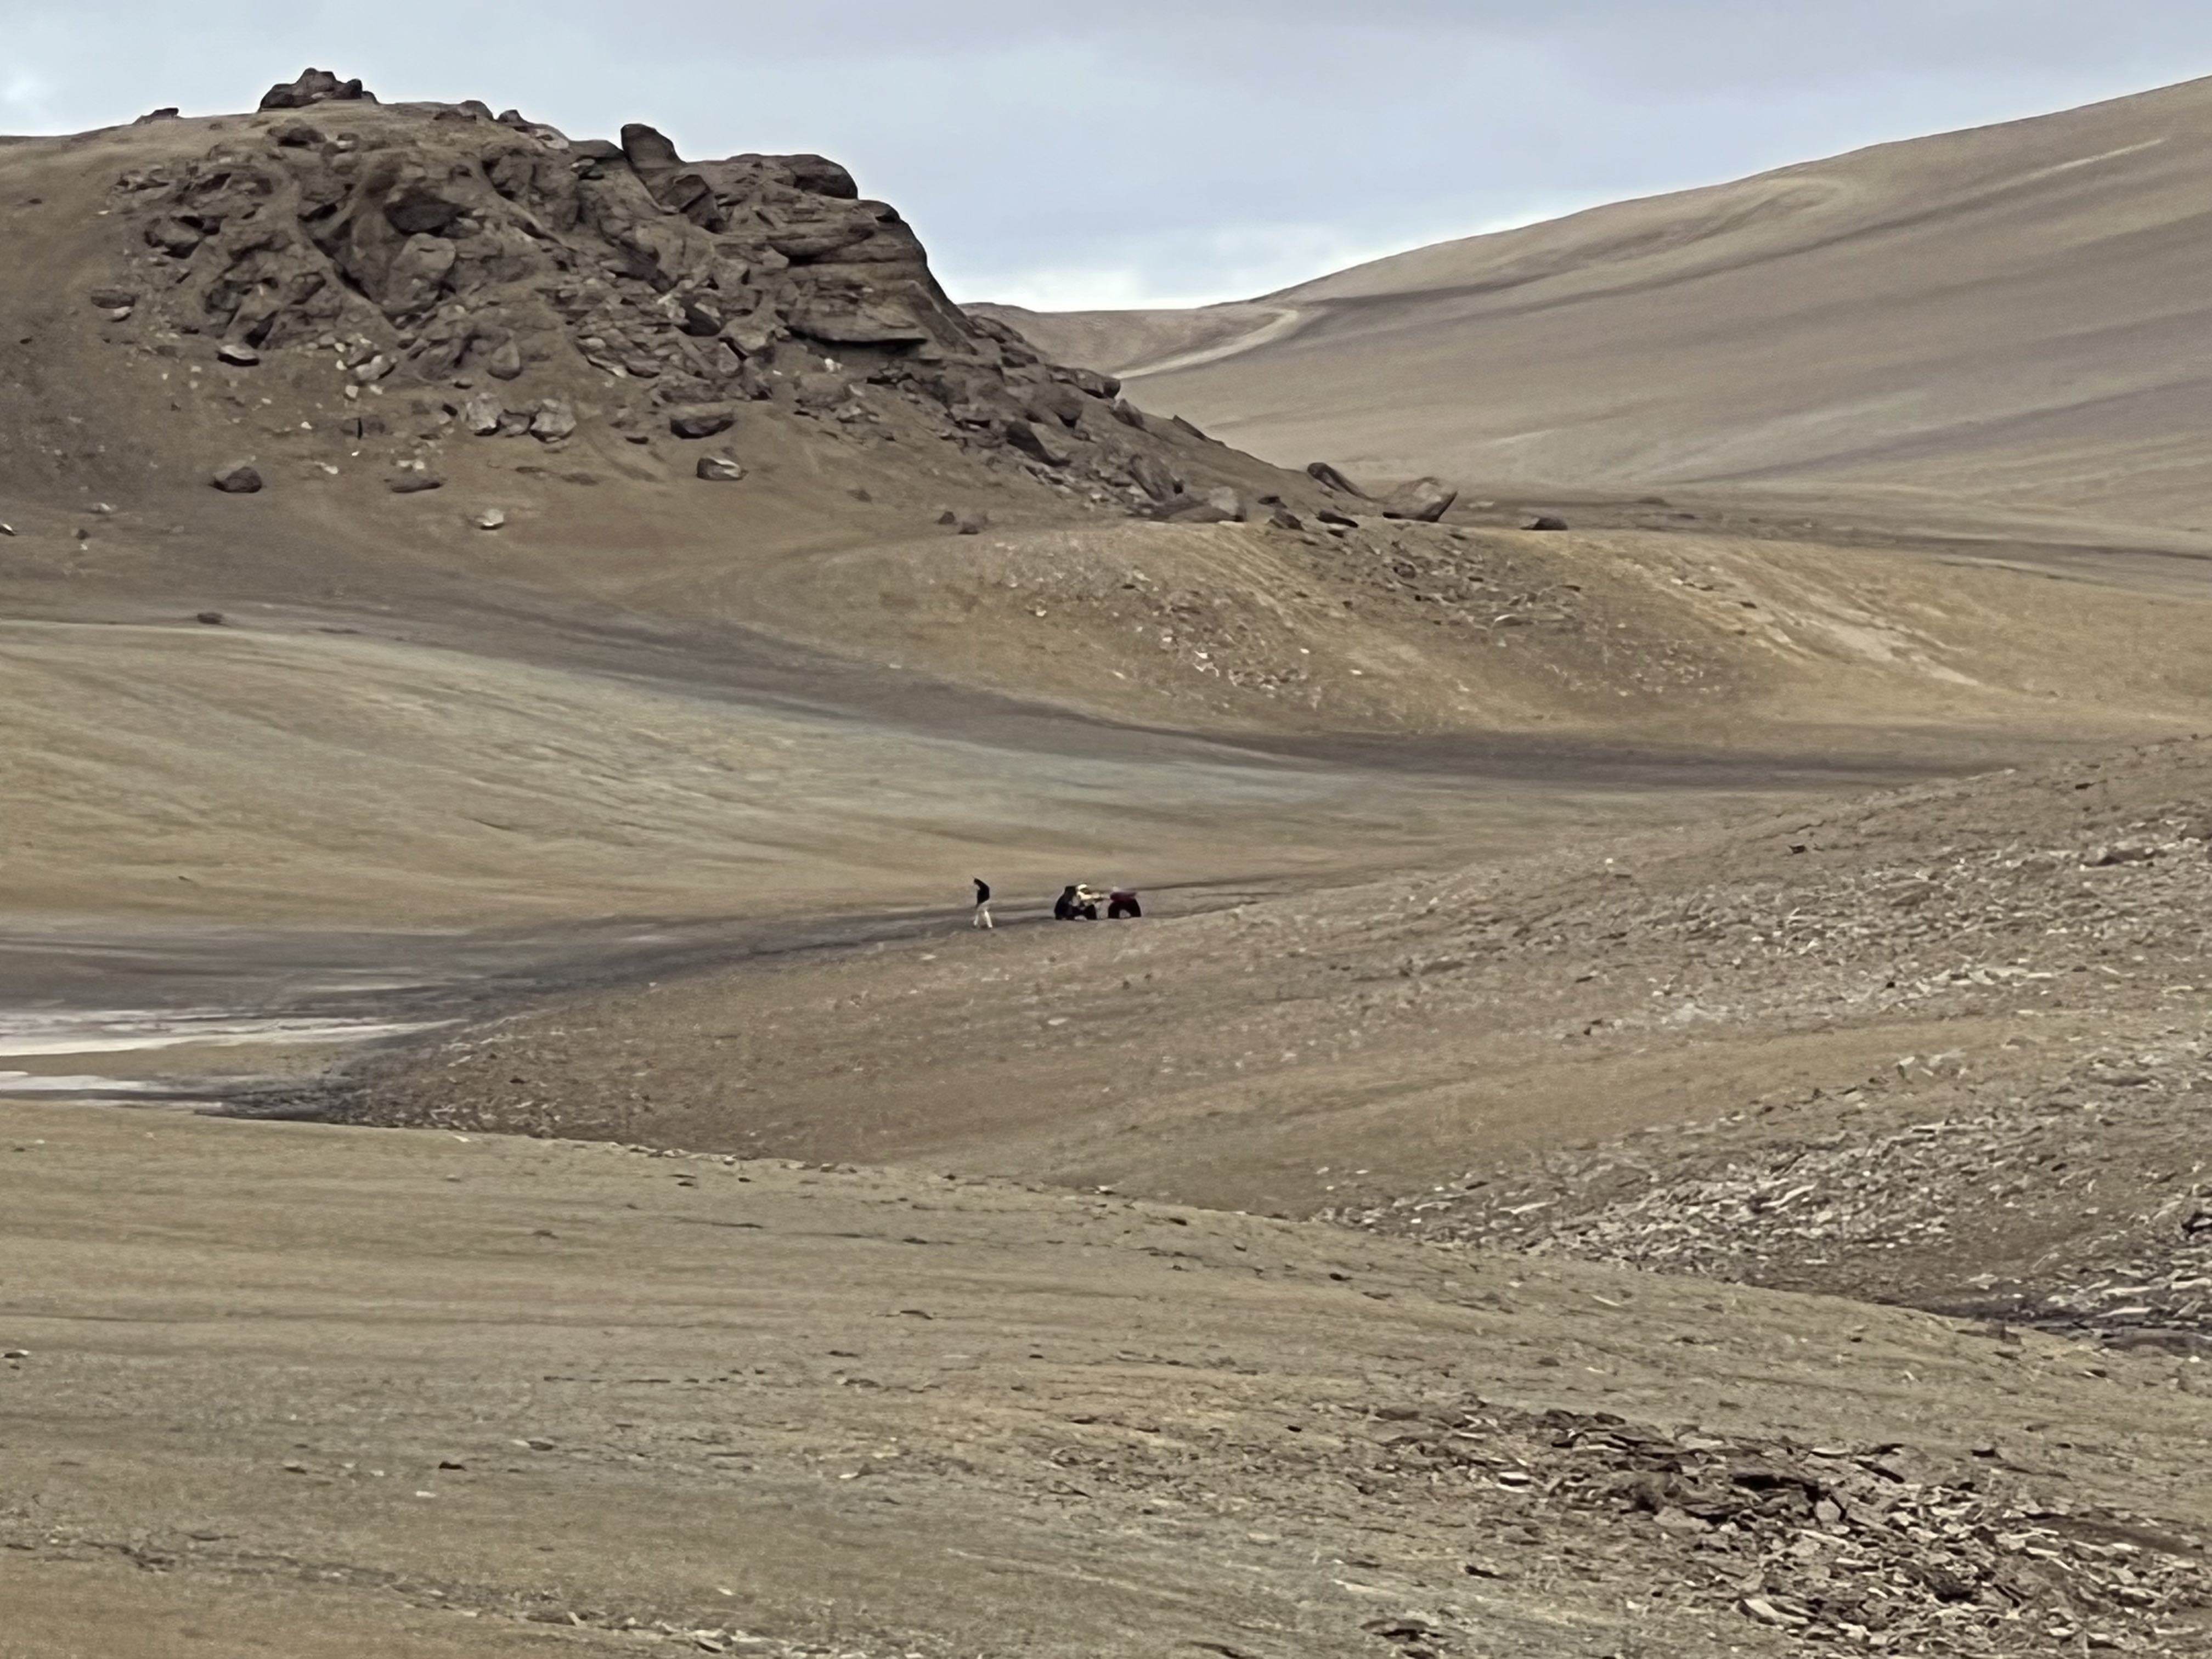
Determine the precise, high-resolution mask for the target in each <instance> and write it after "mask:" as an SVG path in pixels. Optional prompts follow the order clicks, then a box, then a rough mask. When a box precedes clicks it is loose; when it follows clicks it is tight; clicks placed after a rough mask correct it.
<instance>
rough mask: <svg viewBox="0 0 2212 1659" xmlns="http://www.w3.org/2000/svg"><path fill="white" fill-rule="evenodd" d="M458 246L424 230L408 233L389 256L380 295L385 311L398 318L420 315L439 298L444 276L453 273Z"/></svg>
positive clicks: (457, 255)
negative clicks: (412, 233)
mask: <svg viewBox="0 0 2212 1659" xmlns="http://www.w3.org/2000/svg"><path fill="white" fill-rule="evenodd" d="M458 257H459V249H457V248H455V247H454V246H453V244H452V243H451V242H449V241H447V240H446V239H445V238H444V237H442V236H433V235H430V234H428V233H427V232H426V233H422V234H416V235H413V236H410V237H409V238H408V239H407V240H405V241H404V242H402V243H401V244H400V245H399V251H398V252H397V253H395V254H393V255H392V264H391V266H390V268H389V269H388V270H386V274H385V279H384V283H383V287H382V289H381V292H380V296H379V298H380V304H381V305H382V306H383V307H384V314H385V315H386V316H387V317H389V318H391V319H392V320H393V321H394V322H398V320H400V319H402V318H405V317H413V316H419V315H420V314H421V313H423V312H426V311H428V310H429V309H430V307H433V306H435V304H437V302H438V298H439V296H440V295H442V294H443V293H444V292H445V289H446V279H447V277H448V276H451V275H453V261H454V259H455V258H458Z"/></svg>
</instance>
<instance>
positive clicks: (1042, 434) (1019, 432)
mask: <svg viewBox="0 0 2212 1659" xmlns="http://www.w3.org/2000/svg"><path fill="white" fill-rule="evenodd" d="M1006 441H1007V442H1008V443H1009V444H1012V446H1013V447H1015V448H1016V449H1018V450H1020V451H1021V452H1022V453H1024V455H1027V456H1030V457H1031V458H1032V459H1036V460H1040V461H1042V462H1043V463H1044V464H1045V465H1047V466H1066V465H1067V464H1068V463H1069V462H1070V461H1072V460H1073V459H1075V451H1074V449H1073V447H1072V446H1071V445H1070V444H1069V443H1068V441H1067V440H1066V438H1064V437H1062V436H1061V435H1060V434H1059V433H1057V432H1055V431H1054V430H1053V429H1052V428H1050V427H1049V426H1048V425H1042V424H1039V423H1038V422H1034V421H1009V422H1006Z"/></svg>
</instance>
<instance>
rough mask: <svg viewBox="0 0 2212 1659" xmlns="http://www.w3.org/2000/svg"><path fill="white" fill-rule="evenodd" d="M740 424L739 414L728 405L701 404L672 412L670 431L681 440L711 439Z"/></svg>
mask: <svg viewBox="0 0 2212 1659" xmlns="http://www.w3.org/2000/svg"><path fill="white" fill-rule="evenodd" d="M737 423H738V412H737V410H734V409H732V408H731V407H730V406H729V405H728V404H697V405H695V406H693V407H691V408H689V409H678V410H671V411H670V413H669V416H668V429H669V430H670V431H671V432H672V433H674V434H675V435H677V436H678V437H679V438H711V437H713V436H714V435H715V434H716V433H718V432H727V431H728V430H729V429H730V428H732V427H733V426H735V425H736V424H737Z"/></svg>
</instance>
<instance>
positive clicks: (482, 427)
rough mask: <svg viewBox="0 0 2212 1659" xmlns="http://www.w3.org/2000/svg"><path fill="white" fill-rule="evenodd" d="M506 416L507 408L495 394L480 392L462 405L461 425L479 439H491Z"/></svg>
mask: <svg viewBox="0 0 2212 1659" xmlns="http://www.w3.org/2000/svg"><path fill="white" fill-rule="evenodd" d="M506 416H507V408H506V406H505V405H504V404H501V402H500V399H499V394H498V393H497V392H477V395H476V396H475V397H473V398H470V399H469V400H468V402H466V403H465V404H462V405H461V424H462V425H463V426H465V427H466V428H468V429H469V430H470V431H471V432H473V433H475V434H476V435H477V437H479V438H489V437H490V436H491V435H493V434H494V433H495V432H497V431H498V430H499V423H500V422H501V421H502V420H504V419H505V418H506Z"/></svg>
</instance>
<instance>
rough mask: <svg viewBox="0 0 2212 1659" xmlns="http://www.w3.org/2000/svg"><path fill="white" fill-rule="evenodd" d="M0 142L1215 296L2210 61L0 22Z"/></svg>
mask: <svg viewBox="0 0 2212 1659" xmlns="http://www.w3.org/2000/svg"><path fill="white" fill-rule="evenodd" d="M0 12H4V13H5V14H6V17H7V27H6V45H5V46H4V47H0V52H4V54H5V56H4V58H0V126H6V125H13V126H16V127H18V128H19V129H20V128H22V127H26V126H29V127H34V128H44V129H46V130H66V129H71V128H76V127H82V126H90V125H100V124H104V123H107V122H112V121H115V120H119V119H127V118H130V117H131V115H134V114H136V113H137V112H139V111H140V110H143V109H144V108H146V107H149V106H152V105H155V104H162V103H181V104H184V105H185V106H187V107H189V108H192V109H196V110H203V111H204V110H214V109H221V108H228V107H238V106H242V105H244V104H246V103H247V102H249V101H250V100H251V99H252V97H253V96H254V95H255V94H258V92H259V91H260V90H261V88H262V87H263V86H264V85H265V84H267V83H268V82H270V81H272V80H276V79H278V78H289V76H291V75H292V74H293V73H295V71H296V70H298V69H299V68H300V67H301V65H302V64H307V63H310V62H313V63H317V64H324V65H325V66H327V67H331V68H336V69H338V70H342V71H343V73H346V74H350V75H361V76H364V77H365V78H366V79H367V80H368V82H369V83H370V84H371V85H372V86H374V87H375V88H378V89H379V90H380V91H381V92H383V93H384V94H386V95H387V96H395V97H418V98H447V99H458V98H463V97H482V98H484V99H486V100H489V101H491V102H493V103H495V104H496V105H505V104H508V103H516V104H520V105H521V106H524V107H525V108H526V109H528V110H529V111H530V112H532V113H533V114H535V115H538V116H539V117H541V118H545V119H549V120H552V121H554V122H556V123H557V124H558V125H562V126H563V127H565V128H567V129H568V130H569V131H574V132H578V133H605V132H609V131H612V130H613V129H614V128H615V127H616V126H617V125H619V124H620V123H621V122H622V121H623V120H630V119H640V118H643V119H649V120H652V121H653V122H655V123H656V124H657V125H661V126H663V127H664V128H665V129H666V130H667V131H670V132H671V134H673V135H674V136H675V137H677V138H678V142H679V143H681V144H682V145H683V146H684V149H686V150H687V151H688V152H690V153H695V154H708V153H712V154H723V153H727V152H729V151H732V150H738V149H818V150H822V151H824V152H826V153H829V154H832V155H836V156H838V157H839V158H840V159H841V160H843V161H847V162H848V164H850V165H851V166H853V167H854V169H855V171H856V172H858V173H860V176H861V178H862V179H863V180H864V182H865V184H866V186H867V188H868V189H869V190H870V191H872V193H875V194H878V195H881V196H884V197H887V198H889V199H890V200H893V201H896V202H897V203H898V204H900V205H901V206H902V208H903V209H905V210H906V211H907V212H908V215H909V216H911V217H913V218H914V220H915V222H916V223H917V225H918V226H919V227H920V228H921V230H922V232H923V234H924V235H925V236H926V237H927V239H928V240H929V241H930V242H931V244H932V246H933V248H934V250H935V251H936V253H937V256H938V259H939V265H940V267H941V268H942V269H944V270H945V271H946V272H947V274H948V276H949V277H950V278H951V281H952V282H953V283H954V285H955V286H956V288H957V289H960V290H962V291H963V292H964V293H966V294H968V295H972V296H977V297H980V296H981V295H985V294H987V293H992V292H997V293H1002V294H1011V295H1019V294H1021V293H1024V292H1030V293H1034V292H1036V291H1037V290H1038V289H1040V288H1041V287H1043V286H1046V285H1048V283H1052V282H1057V283H1060V292H1061V293H1062V294H1063V295H1064V296H1066V297H1080V295H1081V293H1082V290H1083V289H1085V287H1086V285H1087V286H1089V287H1091V288H1094V289H1097V290H1098V291H1099V292H1101V293H1115V294H1120V295H1123V296H1125V297H1128V298H1132V299H1135V298H1141V297H1143V296H1145V295H1176V296H1194V295H1218V296H1225V295H1231V294H1235V293H1237V292H1239V291H1240V290H1243V289H1264V288H1267V287H1273V286H1277V285H1279V284H1281V283H1288V282H1291V281H1294V280H1297V278H1299V277H1302V276H1308V275H1313V274H1318V271H1319V270H1321V269H1322V268H1325V267H1326V266H1327V265H1328V264H1334V263H1336V262H1339V261H1341V260H1345V259H1349V258H1356V257H1358V256H1360V255H1362V254H1365V253H1371V252H1382V251H1384V250H1386V249H1389V248H1392V247H1398V246H1411V245H1413V244H1415V243H1418V242H1419V241H1423V240H1434V239H1436V238H1438V237H1443V236H1447V235H1452V234H1465V233H1467V232H1469V231H1472V230H1474V229H1477V228H1482V227H1483V226H1485V225H1486V224H1490V223H1492V222H1498V221H1499V220H1503V219H1508V218H1516V217H1526V216H1531V215H1534V214H1538V213H1541V212H1545V211H1556V210H1563V209H1565V208H1569V207H1572V206H1575V205H1580V204H1585V203H1589V202H1594V201H1598V200H1602V199H1607V198H1610V197H1618V196H1623V195H1633V194H1643V193H1648V192H1650V191H1658V190H1664V189H1669V188H1675V187H1679V186H1682V185H1690V184H1696V183H1701V182H1707V181H1711V180H1715V179H1723V178H1729V177H1733V176H1735V175H1737V174H1741V173H1747V172H1753V171H1757V170H1759V169H1761V168H1764V167H1773V166H1778V165H1781V164H1784V163H1785V162H1789V161H1800V160H1805V159H1809V158H1811V157H1814V156H1816V155H1822V154H1826V153H1829V152H1832V151H1834V150H1837V149H1848V148H1851V147H1854V146H1856V145H1858V144H1862V143H1872V142H1877V141H1880V140H1882V139H1887V138H1892V137H1905V136H1908V135H1911V134H1912V133H1916V132H1920V131H1933V130H1936V129H1940V128H1942V127H1947V126H1956V125H1970V124H1972V123H1976V122H1979V121H1985V120H1994V119H2002V118H2008V117H2013V116H2017V115H2022V114H2028V113H2033V112H2037V111H2039V110H2042V109H2046V108H2057V107H2062V106H2065V105H2068V104H2071V103H2077V102H2081V101H2086V100H2089V99H2093V98H2097V97H2103V96H2111V95H2116V94H2120V93H2124V92H2127V91H2130V90H2136V89H2140V88H2147V87H2149V86H2152V85H2156V84H2160V83H2163V82H2170V81H2174V80H2179V79H2183V78H2185V77H2187V76H2190V75H2192V74H2197V73H2202V72H2204V70H2207V69H2208V68H2212V9H2208V8H2205V7H2203V6H2202V4H2201V3H2199V0H2106V3H2103V4H2100V5H2098V6H2095V7H2089V6H2084V5H2082V4H2081V3H2079V0H1852V3H1850V4H1848V5H1844V4H1814V5H1790V4H1786V3H1776V0H1547V3H1537V0H1519V3H1505V0H1368V3H1365V4H1364V5H1362V6H1360V7H1359V8H1358V9H1356V10H1353V9H1347V8H1346V7H1345V6H1344V5H1343V4H1342V3H1340V0H1271V3H1256V0H1201V3H1191V0H1182V3H1173V0H1123V3H1121V4H1118V5H1115V6H1113V7H1111V8H1105V7H1091V8H1073V7H1069V8H1057V9H1055V8H1043V7H1039V6H1036V4H1034V3H1033V0H1030V3H1012V0H964V3H963V0H940V3H938V4H933V5H928V6H923V5H918V4H915V3H913V0H896V3H894V0H847V3H843V4H840V5H838V6H836V7H834V8H832V7H827V6H823V5H822V4H820V3H817V0H805V3H800V0H762V3H751V4H745V3H735V4H732V3H730V0H714V3H704V0H661V3H658V4H656V5H654V6H653V7H652V8H650V9H649V10H648V9H637V11H636V13H635V19H633V17H632V16H631V15H625V14H624V13H623V12H621V11H620V10H618V9H613V8H609V7H607V6H606V5H605V4H604V3H603V0H594V3H592V4H589V5H586V4H583V3H576V0H536V3H532V4H530V5H527V6H524V5H507V4H483V3H473V4H459V5H456V4H453V3H445V4H429V3H425V0H389V3H385V4H381V5H379V6H377V7H374V8H364V7H360V6H358V5H355V4H336V3H321V0H307V3H302V0H286V3H281V4H280V3H272V0H246V3H243V4H237V5H233V6H231V7H228V8H226V9H223V10H222V11H220V12H216V13H210V12H208V11H206V10H204V9H182V8H178V7H175V6H173V5H171V4H167V3H155V0H149V3H139V4H127V3H117V0H109V3H106V4H100V3H94V4H90V5H85V4H78V5H74V6H66V7H65V6H63V5H60V4H52V3H46V0H0Z"/></svg>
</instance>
